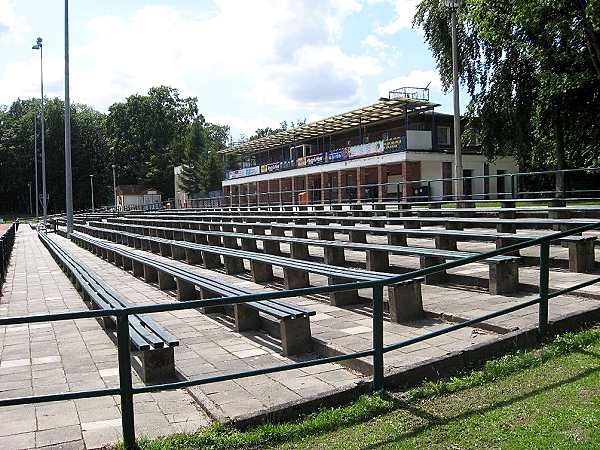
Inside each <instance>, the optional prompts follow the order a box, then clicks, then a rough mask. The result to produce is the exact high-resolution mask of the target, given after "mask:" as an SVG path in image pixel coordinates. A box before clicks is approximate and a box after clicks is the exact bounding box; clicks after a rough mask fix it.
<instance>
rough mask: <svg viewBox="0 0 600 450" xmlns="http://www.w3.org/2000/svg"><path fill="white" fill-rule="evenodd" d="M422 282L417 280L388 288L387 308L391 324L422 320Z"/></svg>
mask: <svg viewBox="0 0 600 450" xmlns="http://www.w3.org/2000/svg"><path fill="white" fill-rule="evenodd" d="M422 280H423V279H422V278H417V279H414V280H410V281H406V282H403V283H398V284H394V285H392V286H388V306H389V310H390V320H391V321H392V322H395V323H398V322H407V321H410V320H417V319H422V318H423V316H424V311H423V298H422V295H421V281H422Z"/></svg>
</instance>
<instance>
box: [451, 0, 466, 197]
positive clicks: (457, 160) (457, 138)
mask: <svg viewBox="0 0 600 450" xmlns="http://www.w3.org/2000/svg"><path fill="white" fill-rule="evenodd" d="M457 7H458V2H456V1H455V2H454V3H453V5H452V6H451V11H452V82H453V90H454V178H455V191H454V193H455V198H456V200H461V199H462V197H463V186H462V179H461V178H462V176H463V164H462V139H461V135H460V93H459V90H458V89H459V86H458V36H457V33H456V8H457Z"/></svg>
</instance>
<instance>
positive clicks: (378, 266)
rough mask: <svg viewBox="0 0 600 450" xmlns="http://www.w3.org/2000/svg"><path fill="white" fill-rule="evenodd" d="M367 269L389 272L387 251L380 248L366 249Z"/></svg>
mask: <svg viewBox="0 0 600 450" xmlns="http://www.w3.org/2000/svg"><path fill="white" fill-rule="evenodd" d="M367 270H371V271H373V272H389V270H390V255H389V253H388V252H386V251H382V250H367Z"/></svg>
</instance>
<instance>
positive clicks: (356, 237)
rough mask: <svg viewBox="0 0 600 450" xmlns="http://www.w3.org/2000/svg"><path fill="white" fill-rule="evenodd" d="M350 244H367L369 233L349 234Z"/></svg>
mask: <svg viewBox="0 0 600 450" xmlns="http://www.w3.org/2000/svg"><path fill="white" fill-rule="evenodd" d="M349 237H350V242H357V243H361V244H366V243H367V233H366V231H361V230H356V231H354V230H351V231H350V233H349Z"/></svg>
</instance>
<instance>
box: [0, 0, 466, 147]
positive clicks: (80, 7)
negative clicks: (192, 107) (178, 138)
mask: <svg viewBox="0 0 600 450" xmlns="http://www.w3.org/2000/svg"><path fill="white" fill-rule="evenodd" d="M418 2H419V0H171V1H164V0H163V1H161V0H155V1H142V0H101V1H98V0H77V1H72V2H71V4H70V18H69V22H70V94H71V102H78V103H86V104H88V105H91V106H93V107H94V108H96V109H98V110H100V111H103V112H106V111H108V108H109V106H110V105H111V104H113V103H114V102H120V101H124V100H125V99H126V98H127V97H128V96H129V95H132V94H136V93H137V94H144V93H146V92H147V91H148V89H149V88H150V87H152V86H158V85H169V86H173V87H176V88H178V89H179V90H180V92H181V93H182V94H183V95H184V96H194V97H197V98H198V106H199V110H200V112H201V113H202V114H203V115H204V117H205V118H206V119H207V120H208V121H210V122H214V123H220V124H227V125H230V126H231V131H232V138H233V139H234V140H237V139H239V138H240V137H241V136H249V135H251V134H252V133H253V131H254V130H256V129H257V128H259V127H261V128H262V127H266V126H270V127H276V126H278V124H279V123H280V122H281V121H283V120H287V121H288V122H290V121H296V120H298V119H305V118H306V119H307V120H308V121H309V122H311V121H314V120H318V119H321V118H324V117H328V116H330V115H333V114H337V113H340V112H344V111H347V110H350V109H354V108H357V107H360V106H365V105H369V104H371V103H374V102H376V101H377V100H378V99H379V97H381V96H387V95H388V92H389V91H390V90H391V89H394V88H398V87H403V86H418V87H421V86H425V85H427V84H429V87H430V89H431V93H430V98H431V100H432V101H435V102H437V103H440V104H442V106H441V107H440V108H439V109H438V110H439V111H443V112H451V111H452V101H451V93H449V94H444V93H443V92H442V86H441V83H440V79H439V75H438V74H437V70H436V65H435V60H434V59H433V57H432V55H431V52H430V51H429V49H428V47H427V44H426V43H425V42H424V36H423V32H422V31H421V30H419V29H415V28H413V27H412V19H413V16H414V11H415V8H416V5H417V4H418ZM63 8H64V2H63V0H0V55H1V58H0V105H1V104H10V103H11V102H12V101H13V100H15V99H16V98H30V97H32V96H39V87H40V85H39V52H37V51H34V50H32V49H31V46H32V45H33V44H34V43H35V38H36V37H37V36H41V37H42V38H43V40H44V41H43V46H44V86H45V93H46V95H47V96H53V97H54V96H56V97H60V98H63V97H64V9H63ZM462 98H463V101H462V105H463V108H462V109H463V110H464V104H465V103H466V102H465V93H464V92H463V93H462Z"/></svg>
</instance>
